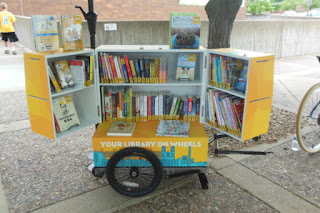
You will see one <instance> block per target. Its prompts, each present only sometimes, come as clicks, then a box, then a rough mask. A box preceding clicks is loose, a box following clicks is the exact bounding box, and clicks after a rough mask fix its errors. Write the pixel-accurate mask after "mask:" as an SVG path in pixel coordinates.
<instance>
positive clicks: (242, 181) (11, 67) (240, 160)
mask: <svg viewBox="0 0 320 213" xmlns="http://www.w3.org/2000/svg"><path fill="white" fill-rule="evenodd" d="M17 50H18V55H17V56H12V55H3V52H4V50H3V44H2V43H1V45H0V94H1V93H5V92H7V91H14V90H24V68H23V56H22V52H24V51H27V50H26V49H23V48H22V47H17ZM315 55H316V54H315ZM318 55H320V53H319V54H318ZM319 71H320V65H319V63H318V61H317V60H316V59H315V57H314V56H313V55H308V56H300V57H292V58H283V59H277V60H276V64H275V78H274V102H273V103H274V105H275V106H277V107H280V108H284V109H287V110H289V111H292V112H296V111H297V107H298V106H299V101H300V100H301V99H302V97H303V95H304V94H305V92H306V90H307V89H308V88H309V87H311V86H312V85H313V84H314V83H317V82H320V72H319ZM26 128H30V126H29V122H28V120H20V121H14V122H7V123H2V124H0V134H1V133H3V132H9V131H16V130H21V129H26ZM292 137H293V136H292V135H290V136H289V137H286V138H281V139H279V140H278V142H277V143H275V144H262V145H259V146H256V147H253V148H252V149H253V150H259V151H263V150H271V149H280V148H281V146H282V145H284V144H285V145H286V144H289V143H290V141H291V140H292ZM0 143H1V142H0ZM246 150H248V149H246ZM280 151H281V152H285V150H284V149H282V148H281V150H280ZM280 151H279V152H280ZM300 153H301V152H300ZM300 155H301V156H299V157H298V156H294V157H296V160H299V159H300V160H301V159H302V160H301V161H303V159H305V158H307V157H308V155H307V154H305V155H303V154H300ZM274 156H275V158H276V157H278V156H281V153H279V154H278V153H276V154H275V155H274ZM317 156H319V155H314V157H317ZM0 158H1V156H0ZM316 159H319V157H317V158H316ZM248 160H254V161H256V162H257V163H259V161H261V162H262V161H265V160H266V159H265V158H264V159H261V158H255V157H252V156H243V155H228V156H226V157H224V158H221V159H213V160H212V159H209V168H210V169H213V170H214V171H215V172H217V173H218V174H220V175H222V176H223V177H224V178H226V179H228V180H230V181H231V182H233V183H234V184H235V185H238V186H240V187H241V188H242V189H243V190H245V191H247V192H248V193H249V194H251V195H252V196H253V197H257V198H258V199H259V200H260V201H261V202H264V203H266V204H267V205H268V206H271V207H272V208H274V209H276V210H277V211H280V212H320V208H319V207H320V205H319V203H317V201H314V200H312V199H310V197H308V196H304V195H301V194H299V193H298V192H297V190H293V189H290V188H288V187H286V186H285V185H284V184H283V183H282V182H277V181H276V180H275V179H273V177H270V176H268V175H261V174H260V171H258V170H257V169H254V167H250V166H248V164H247V162H246V161H248ZM267 160H270V161H271V159H269V158H267ZM282 160H285V159H282ZM279 161H280V160H279ZM302 166H305V167H312V166H314V165H309V164H306V165H304V164H302ZM274 167H277V165H274ZM266 170H270V168H266ZM283 170H284V169H283V167H279V171H283ZM211 172H212V170H211ZM281 175H283V177H284V178H285V177H286V173H282V174H281ZM196 178H197V177H196V176H192V178H188V177H182V178H180V179H172V180H165V181H163V182H162V183H161V186H160V187H158V188H157V190H156V191H155V192H153V193H152V194H150V195H147V196H145V197H141V198H128V197H124V196H122V195H119V194H118V193H116V192H114V191H113V190H112V189H111V188H110V187H109V186H106V187H102V188H99V189H96V190H93V191H91V192H87V193H84V194H82V195H79V196H76V197H73V198H70V199H67V200H64V201H60V202H57V203H55V204H52V205H49V206H47V207H45V208H41V209H38V210H36V211H34V212H113V211H116V210H120V211H121V210H123V209H125V208H126V207H128V206H130V205H134V204H136V203H141V202H143V201H144V200H146V199H150V198H154V197H156V196H159V195H160V194H165V193H169V191H171V190H173V189H174V188H177V187H179V186H181V185H184V184H186V183H187V182H190V181H194V180H195V179H196ZM311 178H312V177H311ZM313 178H318V177H317V176H315V177H313ZM312 187H318V185H313V186H312ZM5 194H6V193H5V190H4V186H3V185H2V182H1V179H0V210H1V213H2V212H3V213H6V212H9V207H8V203H7V200H6V196H5ZM224 199H228V198H227V197H226V198H224ZM11 205H12V204H11Z"/></svg>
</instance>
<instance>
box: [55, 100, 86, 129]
mask: <svg viewBox="0 0 320 213" xmlns="http://www.w3.org/2000/svg"><path fill="white" fill-rule="evenodd" d="M52 108H53V115H54V123H55V128H56V132H57V133H59V132H62V131H65V130H68V129H70V128H72V127H74V126H79V125H80V120H79V117H78V114H77V111H76V109H75V107H74V104H73V102H72V98H71V96H70V95H66V96H62V97H59V98H54V99H53V100H52Z"/></svg>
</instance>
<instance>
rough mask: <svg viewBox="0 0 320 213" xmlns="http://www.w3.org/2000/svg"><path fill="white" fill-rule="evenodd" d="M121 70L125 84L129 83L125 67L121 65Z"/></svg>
mask: <svg viewBox="0 0 320 213" xmlns="http://www.w3.org/2000/svg"><path fill="white" fill-rule="evenodd" d="M122 69H123V74H124V79H125V81H126V83H129V82H130V81H129V78H128V72H127V67H126V65H125V64H122Z"/></svg>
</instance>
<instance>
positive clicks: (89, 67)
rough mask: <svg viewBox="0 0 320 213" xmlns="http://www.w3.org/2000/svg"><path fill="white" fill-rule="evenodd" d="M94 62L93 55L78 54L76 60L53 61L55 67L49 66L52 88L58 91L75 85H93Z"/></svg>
mask: <svg viewBox="0 0 320 213" xmlns="http://www.w3.org/2000/svg"><path fill="white" fill-rule="evenodd" d="M93 63H94V62H93V56H76V59H74V60H69V61H67V60H61V61H55V62H53V69H51V67H50V66H48V72H49V77H50V84H51V90H52V91H54V92H57V93H58V92H61V90H62V89H65V88H68V87H74V86H75V85H80V86H84V87H87V86H90V85H92V84H93Z"/></svg>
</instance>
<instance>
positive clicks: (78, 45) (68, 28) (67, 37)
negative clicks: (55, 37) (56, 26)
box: [60, 15, 83, 51]
mask: <svg viewBox="0 0 320 213" xmlns="http://www.w3.org/2000/svg"><path fill="white" fill-rule="evenodd" d="M60 25H61V32H62V33H61V37H62V46H63V50H64V51H65V50H82V49H83V33H82V19H81V16H74V15H68V16H60Z"/></svg>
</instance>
